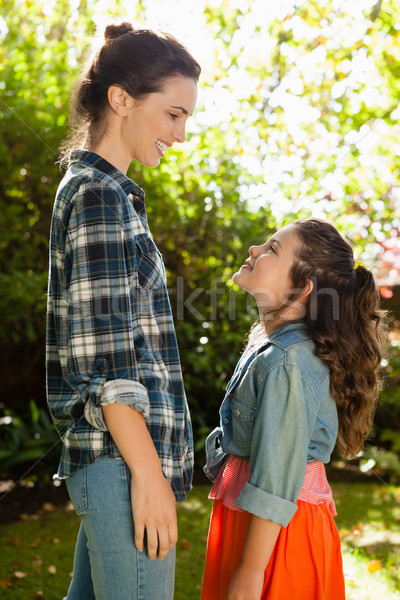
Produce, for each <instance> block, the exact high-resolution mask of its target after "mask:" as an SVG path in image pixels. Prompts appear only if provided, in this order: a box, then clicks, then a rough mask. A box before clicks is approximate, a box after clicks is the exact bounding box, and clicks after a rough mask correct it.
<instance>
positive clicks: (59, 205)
mask: <svg viewBox="0 0 400 600" xmlns="http://www.w3.org/2000/svg"><path fill="white" fill-rule="evenodd" d="M46 367H47V399H48V405H49V409H50V412H51V415H52V418H53V421H54V423H55V426H56V429H57V431H58V433H59V435H60V437H61V438H62V441H63V450H62V454H61V460H60V464H59V468H58V473H57V476H58V477H60V478H67V477H69V476H70V475H71V474H72V473H73V472H74V471H75V470H76V469H79V468H81V467H83V466H85V465H89V464H91V463H92V462H94V461H96V460H98V459H100V458H103V457H112V458H121V455H120V453H119V451H118V448H117V447H116V445H115V443H114V441H113V439H112V437H111V435H110V433H109V432H108V430H107V427H106V424H105V422H104V419H103V417H102V411H101V406H104V405H107V404H110V403H112V402H118V403H121V404H127V405H129V406H132V407H133V408H134V409H135V410H137V411H139V412H140V413H142V415H143V417H144V419H145V421H146V423H147V426H148V428H149V431H150V434H151V437H152V439H153V442H154V445H155V447H156V450H157V452H158V455H159V457H160V461H161V466H162V469H163V472H164V475H165V477H166V478H167V480H168V481H169V483H170V485H171V487H172V490H173V492H174V494H175V497H176V499H177V500H183V499H184V498H185V492H186V491H188V490H189V489H190V487H191V479H192V469H193V448H192V430H191V423H190V417H189V411H188V406H187V402H186V397H185V392H184V388H183V382H182V372H181V366H180V361H179V353H178V347H177V342H176V337H175V330H174V324H173V319H172V313H171V307H170V303H169V298H168V293H167V288H166V277H165V269H164V265H163V262H162V258H161V255H160V253H159V251H158V250H157V247H156V245H155V243H154V241H153V238H152V236H151V233H150V231H149V228H148V224H147V217H146V208H145V202H144V193H143V191H142V190H141V189H140V188H139V187H138V186H137V185H136V184H135V183H134V182H133V181H132V180H131V179H129V178H128V177H126V176H125V175H124V174H123V173H122V172H121V171H119V170H118V169H116V168H115V167H113V166H112V165H111V164H110V163H108V162H107V161H106V160H104V159H103V158H101V157H100V156H98V155H97V154H94V153H92V152H88V151H84V150H74V151H72V153H71V157H70V164H69V168H68V171H67V172H66V174H65V176H64V178H63V180H62V182H61V184H60V187H59V189H58V191H57V195H56V199H55V204H54V210H53V218H52V224H51V232H50V274H49V288H48V307H47V352H46ZM132 443H133V444H134V443H135V440H134V439H133V440H132Z"/></svg>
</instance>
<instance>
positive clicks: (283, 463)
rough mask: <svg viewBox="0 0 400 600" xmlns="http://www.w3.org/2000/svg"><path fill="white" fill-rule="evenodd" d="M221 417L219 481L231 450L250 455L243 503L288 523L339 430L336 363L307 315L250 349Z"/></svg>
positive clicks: (216, 450) (216, 460) (215, 452)
mask: <svg viewBox="0 0 400 600" xmlns="http://www.w3.org/2000/svg"><path fill="white" fill-rule="evenodd" d="M220 417H221V419H220V427H217V428H216V429H214V431H213V432H212V433H211V434H210V435H209V436H208V438H207V441H206V452H207V464H206V466H205V467H204V471H205V473H206V474H207V476H208V477H209V478H210V479H211V480H212V481H213V480H214V479H215V478H216V476H217V474H218V472H219V469H220V468H221V466H222V464H223V462H224V459H225V458H226V456H227V455H228V454H233V455H234V456H236V457H238V458H241V459H245V460H250V482H249V483H247V484H246V485H245V487H244V488H243V490H242V491H241V493H240V494H239V496H238V498H237V500H236V502H235V504H237V506H239V507H240V508H242V509H243V510H246V511H248V512H250V513H252V514H255V515H258V516H259V517H262V518H264V519H269V520H271V521H273V522H275V523H279V524H281V525H283V526H286V525H287V524H288V523H289V521H290V519H291V518H292V517H293V515H294V513H295V512H296V510H297V506H296V504H295V503H296V500H297V498H298V495H299V493H300V490H301V488H302V486H303V481H304V476H305V471H306V465H307V462H312V461H321V462H323V463H327V462H329V460H330V456H331V453H332V450H333V448H334V446H335V443H336V438H337V434H338V416H337V408H336V404H335V401H334V399H333V397H332V395H331V393H330V376H329V369H328V367H327V365H326V364H325V363H324V362H323V361H322V360H320V359H319V358H318V357H317V356H316V355H315V352H314V344H313V342H312V341H311V339H310V338H309V336H308V334H307V331H306V326H305V324H304V322H302V321H292V322H290V323H286V324H284V325H282V326H281V327H279V328H278V329H276V330H275V331H274V332H273V333H272V334H271V335H270V336H269V338H267V340H266V342H265V343H264V344H263V345H262V346H260V347H259V348H258V349H256V350H253V351H250V352H245V353H244V354H243V355H242V357H241V359H240V360H239V363H238V364H237V366H236V369H235V371H234V374H233V376H232V379H231V380H230V382H229V384H228V386H227V389H226V394H225V398H224V400H223V403H222V405H221V408H220Z"/></svg>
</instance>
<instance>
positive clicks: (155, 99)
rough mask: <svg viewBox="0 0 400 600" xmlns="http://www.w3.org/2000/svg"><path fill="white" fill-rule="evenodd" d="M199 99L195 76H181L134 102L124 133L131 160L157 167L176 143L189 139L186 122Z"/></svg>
mask: <svg viewBox="0 0 400 600" xmlns="http://www.w3.org/2000/svg"><path fill="white" fill-rule="evenodd" d="M196 100H197V84H196V82H195V81H194V79H190V78H187V77H182V76H181V75H177V76H174V77H171V78H170V79H167V80H166V82H165V83H164V86H163V89H162V91H161V92H155V93H153V94H149V95H148V96H146V97H145V98H144V99H143V100H137V101H134V103H133V106H132V108H131V109H130V111H129V113H128V116H127V118H126V121H125V125H124V128H123V132H122V135H123V138H124V139H123V143H124V145H126V148H127V151H128V152H129V154H130V159H131V160H137V161H138V162H140V163H141V164H142V165H145V166H147V167H157V166H158V164H159V162H160V159H161V158H162V157H163V156H164V154H165V153H166V152H167V150H168V148H169V147H170V146H172V144H174V143H175V142H184V141H185V127H186V121H187V120H188V118H189V117H190V116H191V115H192V114H193V111H194V109H195V106H196Z"/></svg>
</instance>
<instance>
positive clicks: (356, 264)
mask: <svg viewBox="0 0 400 600" xmlns="http://www.w3.org/2000/svg"><path fill="white" fill-rule="evenodd" d="M358 267H364V263H363V261H362V260H357V259H356V258H355V259H354V270H356V269H358Z"/></svg>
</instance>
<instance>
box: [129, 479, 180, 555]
mask: <svg viewBox="0 0 400 600" xmlns="http://www.w3.org/2000/svg"><path fill="white" fill-rule="evenodd" d="M131 492H132V516H133V521H134V525H135V546H136V548H137V549H138V550H139V552H142V551H143V549H144V534H145V532H146V537H147V555H148V557H149V559H150V560H154V559H155V558H156V557H157V558H158V559H159V560H163V559H164V558H165V557H166V556H167V554H168V552H169V550H171V549H172V548H173V547H174V546H175V545H176V542H177V541H178V526H177V519H176V503H175V496H174V494H173V492H172V489H171V486H170V485H169V483H168V481H167V480H166V479H165V477H164V475H163V474H162V472H161V469H160V471H159V472H157V473H153V474H152V473H149V472H146V473H145V474H144V475H143V476H135V475H134V474H132V485H131Z"/></svg>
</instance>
